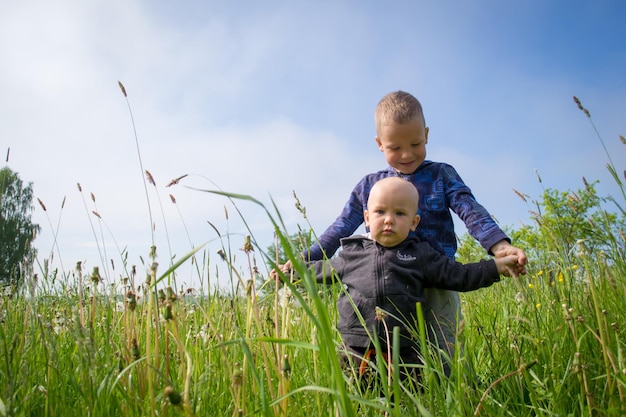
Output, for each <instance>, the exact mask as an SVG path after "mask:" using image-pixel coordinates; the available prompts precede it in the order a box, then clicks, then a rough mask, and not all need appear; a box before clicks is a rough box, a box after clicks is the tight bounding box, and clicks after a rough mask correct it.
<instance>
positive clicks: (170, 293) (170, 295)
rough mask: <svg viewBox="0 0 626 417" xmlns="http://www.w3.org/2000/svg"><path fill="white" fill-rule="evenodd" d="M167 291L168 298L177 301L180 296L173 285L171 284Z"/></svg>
mask: <svg viewBox="0 0 626 417" xmlns="http://www.w3.org/2000/svg"><path fill="white" fill-rule="evenodd" d="M165 292H166V295H167V299H168V300H170V301H171V302H174V301H176V300H177V299H178V297H177V296H176V293H175V292H174V290H173V289H172V287H170V286H169V285H168V286H167V288H166V289H165Z"/></svg>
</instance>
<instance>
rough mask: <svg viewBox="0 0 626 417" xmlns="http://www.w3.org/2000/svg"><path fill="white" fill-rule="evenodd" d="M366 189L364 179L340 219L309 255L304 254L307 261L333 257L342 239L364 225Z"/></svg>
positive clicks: (331, 226) (338, 218) (326, 232)
mask: <svg viewBox="0 0 626 417" xmlns="http://www.w3.org/2000/svg"><path fill="white" fill-rule="evenodd" d="M365 188H366V181H365V178H363V179H362V180H361V181H359V183H358V184H357V185H356V186H355V187H354V189H353V190H352V193H351V194H350V198H349V199H348V202H347V203H346V205H345V206H344V208H343V210H342V211H341V214H339V217H337V218H336V219H335V221H334V222H333V223H332V224H331V225H330V226H328V228H327V229H326V230H325V231H324V233H322V234H321V235H320V237H319V242H316V243H314V244H313V245H312V246H311V248H309V250H308V253H307V252H305V253H304V254H303V255H304V259H305V260H307V261H317V260H320V259H322V258H323V257H324V254H326V256H327V257H328V258H330V257H332V256H333V255H334V254H335V252H337V249H339V246H340V245H341V242H340V240H341V238H344V237H348V236H352V235H353V234H354V232H355V231H356V230H357V229H358V228H359V226H360V225H361V224H363V222H364V221H365V219H364V217H363V207H364V202H363V196H364V195H365V191H366V190H365Z"/></svg>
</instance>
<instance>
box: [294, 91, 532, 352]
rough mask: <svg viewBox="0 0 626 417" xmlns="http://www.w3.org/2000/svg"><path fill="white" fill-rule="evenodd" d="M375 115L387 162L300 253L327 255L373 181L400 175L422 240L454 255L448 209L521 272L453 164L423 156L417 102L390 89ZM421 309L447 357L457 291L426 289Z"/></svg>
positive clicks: (356, 222)
mask: <svg viewBox="0 0 626 417" xmlns="http://www.w3.org/2000/svg"><path fill="white" fill-rule="evenodd" d="M375 121H376V133H377V136H376V144H377V145H378V148H379V149H380V150H381V151H382V152H383V154H384V156H385V159H386V161H387V163H388V164H389V167H388V168H386V169H383V170H381V171H378V172H375V173H372V174H369V175H366V176H365V177H364V178H363V179H361V181H359V183H358V184H357V185H356V186H355V188H354V190H353V191H352V193H351V195H350V198H349V200H348V202H347V203H346V205H345V207H344V209H343V211H342V212H341V214H340V215H339V217H337V219H336V220H335V221H334V222H333V224H331V225H330V226H329V227H328V228H327V229H326V231H325V232H324V233H322V235H321V236H320V238H319V244H318V243H316V244H314V245H313V246H312V247H311V248H310V250H309V252H308V253H307V254H305V255H306V257H307V259H308V260H319V259H322V258H323V256H324V255H326V256H328V257H331V256H332V255H333V254H334V253H335V252H336V250H337V249H338V248H339V245H340V239H341V238H343V237H347V236H350V235H352V234H353V233H354V232H355V231H356V230H357V228H358V227H359V226H360V225H361V224H362V223H363V221H364V220H365V219H364V215H363V212H364V210H365V209H366V206H367V200H368V196H369V193H370V190H371V188H372V186H373V185H374V183H376V182H377V181H379V180H380V179H382V178H386V177H402V178H404V179H406V180H407V181H409V182H411V183H412V184H413V185H414V186H415V187H416V188H417V189H418V191H419V207H418V212H419V213H420V214H421V216H422V219H423V220H422V222H421V223H420V226H419V227H418V228H417V229H416V230H415V232H414V233H415V235H416V236H418V237H419V238H420V239H421V240H423V241H425V242H428V243H429V244H430V245H431V246H432V247H433V248H435V249H436V250H437V251H439V252H440V253H441V254H443V255H446V256H448V257H449V258H450V259H454V255H455V253H456V249H457V243H456V235H455V233H454V223H453V221H452V215H451V213H450V210H452V211H454V212H455V213H456V214H457V215H458V216H459V218H460V219H461V220H463V222H464V223H465V225H466V226H467V229H468V231H469V233H470V235H472V236H473V237H474V238H476V239H477V240H478V241H479V242H480V244H481V245H482V246H483V247H484V248H485V249H486V250H487V252H488V253H489V254H492V255H494V256H495V257H496V259H497V258H500V257H505V256H509V255H515V256H516V257H517V262H518V265H517V268H516V271H518V272H519V273H521V274H525V273H526V271H525V268H524V266H525V265H526V263H527V259H526V255H525V253H524V251H523V250H521V249H518V248H516V247H514V246H512V245H511V243H510V239H509V238H508V237H507V236H506V235H505V233H504V232H503V231H502V230H501V229H500V227H498V225H497V224H496V223H495V221H494V220H493V219H492V217H491V216H490V215H489V213H488V212H487V210H486V209H485V208H484V207H483V206H481V205H480V204H479V203H478V202H477V201H476V199H475V198H474V196H473V195H472V192H471V190H470V189H469V187H467V186H466V185H465V184H464V183H463V180H462V179H461V177H460V176H459V175H458V174H457V172H456V170H455V169H454V168H453V167H452V166H450V165H448V164H445V163H441V162H432V161H428V160H426V144H427V143H428V127H426V122H425V118H424V114H423V110H422V106H421V104H420V102H419V101H418V100H417V99H416V98H415V97H413V96H412V95H411V94H409V93H406V92H403V91H397V92H393V93H390V94H388V95H386V96H385V97H383V98H382V100H381V101H380V102H379V103H378V106H377V108H376V113H375ZM366 226H367V225H366ZM424 314H425V318H426V323H427V326H428V328H429V331H430V332H431V333H430V337H431V340H434V341H435V342H436V343H437V344H438V346H439V348H440V349H443V350H444V351H446V352H447V353H448V355H450V357H452V356H453V355H454V344H455V342H456V322H457V319H458V320H460V319H461V308H460V300H459V295H458V293H456V292H453V291H446V290H439V289H429V290H428V291H427V292H426V304H425V308H424Z"/></svg>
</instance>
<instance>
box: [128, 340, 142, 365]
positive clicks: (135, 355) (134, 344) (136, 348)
mask: <svg viewBox="0 0 626 417" xmlns="http://www.w3.org/2000/svg"><path fill="white" fill-rule="evenodd" d="M130 353H131V354H132V355H133V359H135V360H139V357H140V355H141V354H140V353H139V345H138V344H137V339H133V340H132V342H131V348H130Z"/></svg>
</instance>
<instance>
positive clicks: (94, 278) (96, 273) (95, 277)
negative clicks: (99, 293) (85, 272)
mask: <svg viewBox="0 0 626 417" xmlns="http://www.w3.org/2000/svg"><path fill="white" fill-rule="evenodd" d="M101 280H102V278H101V277H100V269H99V268H98V267H97V266H94V267H93V271H92V272H91V282H93V283H94V285H98V283H99V282H100V281H101Z"/></svg>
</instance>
